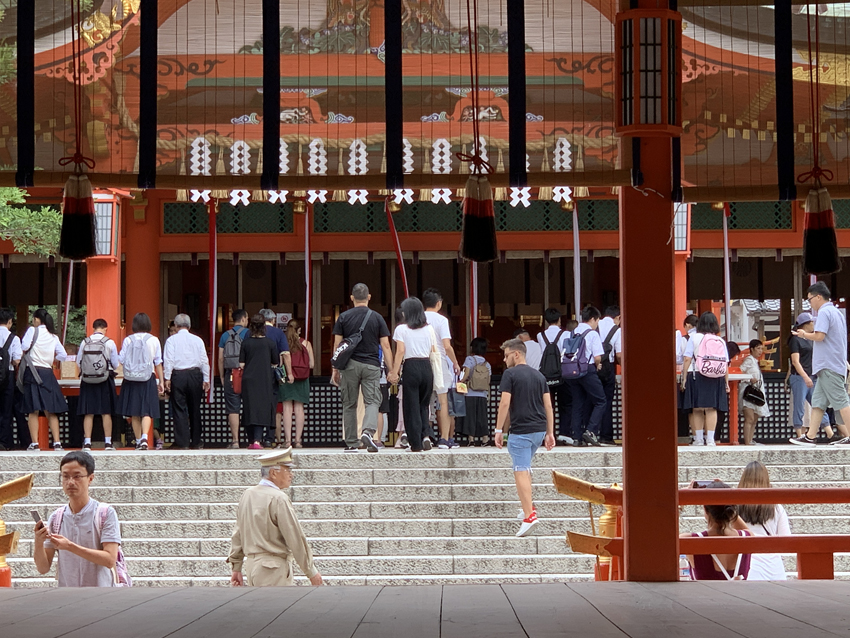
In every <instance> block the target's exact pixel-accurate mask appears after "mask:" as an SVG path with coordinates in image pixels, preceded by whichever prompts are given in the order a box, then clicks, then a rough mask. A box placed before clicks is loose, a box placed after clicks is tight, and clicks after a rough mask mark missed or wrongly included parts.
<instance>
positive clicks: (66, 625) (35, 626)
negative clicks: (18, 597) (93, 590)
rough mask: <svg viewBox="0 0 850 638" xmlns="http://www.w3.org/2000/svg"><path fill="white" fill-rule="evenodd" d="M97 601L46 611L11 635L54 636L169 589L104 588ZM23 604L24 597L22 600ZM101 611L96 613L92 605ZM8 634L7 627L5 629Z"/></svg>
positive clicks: (13, 637) (18, 625) (25, 637)
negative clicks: (55, 610) (134, 589)
mask: <svg viewBox="0 0 850 638" xmlns="http://www.w3.org/2000/svg"><path fill="white" fill-rule="evenodd" d="M99 592H100V595H99V596H97V600H96V601H92V602H91V603H90V604H84V605H80V604H71V605H65V606H64V607H62V608H61V611H60V610H57V612H58V613H49V612H48V613H43V614H39V615H38V616H34V617H32V618H28V619H27V620H24V621H23V622H18V623H15V624H14V625H12V627H10V634H9V638H16V637H18V636H20V638H53V636H58V635H61V634H64V633H67V632H71V631H74V630H77V629H82V628H84V627H87V626H89V625H92V624H94V623H96V622H98V620H100V619H103V618H108V617H110V616H112V615H115V614H118V613H121V612H122V611H125V610H127V609H130V608H132V607H135V606H136V605H140V604H142V603H145V602H148V601H150V600H154V599H156V598H159V597H161V596H165V595H166V594H167V592H164V591H162V590H161V589H155V588H152V587H145V588H140V589H139V591H138V592H133V594H132V595H127V592H128V590H127V589H123V588H122V589H118V588H115V589H102V590H99ZM21 603H22V604H26V603H24V601H21ZM93 608H96V609H97V615H96V616H93V615H92V609H93ZM3 634H4V636H5V635H6V633H5V631H4V632H3Z"/></svg>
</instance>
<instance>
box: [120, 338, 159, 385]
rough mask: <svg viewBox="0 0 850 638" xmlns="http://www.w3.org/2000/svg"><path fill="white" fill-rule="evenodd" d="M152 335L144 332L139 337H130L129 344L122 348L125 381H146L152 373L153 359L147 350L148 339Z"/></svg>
mask: <svg viewBox="0 0 850 638" xmlns="http://www.w3.org/2000/svg"><path fill="white" fill-rule="evenodd" d="M152 337H153V335H150V334H145V336H143V337H142V338H141V339H137V338H135V335H134V336H133V337H132V338H131V339H130V345H128V346H127V347H126V348H124V352H122V354H123V355H124V379H126V380H127V381H147V380H148V379H150V378H151V375H152V374H153V359H152V358H151V353H150V350H148V341H150V339H151V338H152Z"/></svg>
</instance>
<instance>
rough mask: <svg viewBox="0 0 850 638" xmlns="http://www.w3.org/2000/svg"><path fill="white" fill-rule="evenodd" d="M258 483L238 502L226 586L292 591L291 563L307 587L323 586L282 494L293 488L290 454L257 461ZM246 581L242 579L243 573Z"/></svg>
mask: <svg viewBox="0 0 850 638" xmlns="http://www.w3.org/2000/svg"><path fill="white" fill-rule="evenodd" d="M258 460H259V461H260V483H259V485H255V486H254V487H249V488H248V489H247V490H245V492H244V493H243V494H242V498H241V499H239V507H238V508H237V509H236V530H235V531H234V532H233V536H232V538H231V539H230V555H229V556H228V557H227V562H228V563H229V564H230V569H231V576H230V584H231V585H233V586H234V587H241V586H242V585H244V584H246V583H245V581H246V580H247V581H248V582H247V585H248V586H249V587H280V586H285V585H292V562H293V561H294V562H296V563H298V567H300V568H301V571H302V572H304V575H305V576H306V577H307V578H309V579H310V583H311V584H312V585H321V584H322V575H321V574H320V573H319V570H317V569H316V567H315V566H314V565H313V552H312V551H311V550H310V545H309V544H308V543H307V537H306V536H304V530H302V529H301V524H300V523H299V522H298V519H297V518H296V516H295V510H294V509H293V508H292V501H290V500H289V496H287V494H286V492H285V491H284V490H287V489H289V487H290V485H292V470H293V468H294V467H295V462H294V461H293V459H292V448H291V447H288V448H286V449H285V450H282V451H275V452H272V453H270V454H264V455H263V456H261V457H259V459H258ZM243 564H244V567H245V575H244V576H243V575H242V567H243Z"/></svg>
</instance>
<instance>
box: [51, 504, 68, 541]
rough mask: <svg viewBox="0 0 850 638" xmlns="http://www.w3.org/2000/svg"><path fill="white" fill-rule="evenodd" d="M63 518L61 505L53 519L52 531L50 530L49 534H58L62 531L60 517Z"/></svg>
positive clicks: (63, 507) (63, 509) (63, 512)
mask: <svg viewBox="0 0 850 638" xmlns="http://www.w3.org/2000/svg"><path fill="white" fill-rule="evenodd" d="M63 516H65V506H64V505H63V506H62V507H60V508H59V509H58V510H56V513H55V514H54V517H53V529H52V530H50V533H51V534H58V533H59V532H61V531H62V517H63Z"/></svg>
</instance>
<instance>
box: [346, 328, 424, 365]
mask: <svg viewBox="0 0 850 638" xmlns="http://www.w3.org/2000/svg"><path fill="white" fill-rule="evenodd" d="M361 321H362V320H361ZM432 334H433V331H432V330H431V327H430V326H428V325H424V326H422V327H421V328H418V329H416V330H411V329H410V328H409V327H408V326H407V324H404V323H400V324H398V325H397V326H396V327H395V333H394V334H393V341H400V342H402V343H403V344H404V358H405V359H427V358H428V357H429V356H430V355H431V346H432V345H433V339H432V337H431V335H432Z"/></svg>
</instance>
